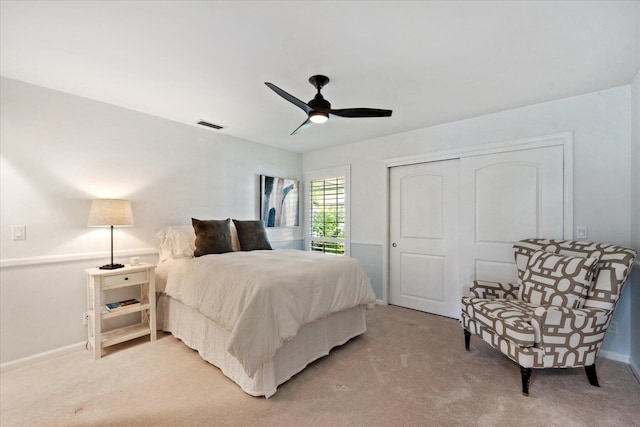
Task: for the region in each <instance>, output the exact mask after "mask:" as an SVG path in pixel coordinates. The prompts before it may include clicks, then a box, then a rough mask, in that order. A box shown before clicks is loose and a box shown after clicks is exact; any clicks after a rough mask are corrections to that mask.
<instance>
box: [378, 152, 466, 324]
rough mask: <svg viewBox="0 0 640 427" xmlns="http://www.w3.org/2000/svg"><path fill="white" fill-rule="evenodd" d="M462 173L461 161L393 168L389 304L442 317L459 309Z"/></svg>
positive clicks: (391, 175)
mask: <svg viewBox="0 0 640 427" xmlns="http://www.w3.org/2000/svg"><path fill="white" fill-rule="evenodd" d="M458 177H459V171H458V160H447V161H441V162H433V163H421V164H415V165H409V166H399V167H394V168H391V170H390V212H389V214H390V222H391V223H390V228H389V231H390V236H389V237H390V241H391V248H390V249H389V250H390V255H389V257H390V260H389V261H390V262H389V266H390V267H389V274H390V280H391V287H390V294H389V298H390V303H391V304H396V305H400V306H403V307H408V308H412V309H416V310H421V311H427V312H430V313H436V314H441V315H444V316H452V314H453V313H456V312H459V311H460V308H459V306H460V304H459V302H460V301H459V298H458V300H457V301H456V296H457V295H458V294H459V293H456V292H455V289H456V288H457V287H458V285H459V283H460V282H459V279H458V188H459V185H458ZM454 294H455V295H454Z"/></svg>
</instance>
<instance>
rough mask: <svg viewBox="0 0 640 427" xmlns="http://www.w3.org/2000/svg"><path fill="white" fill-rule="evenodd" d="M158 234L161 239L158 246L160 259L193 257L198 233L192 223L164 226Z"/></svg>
mask: <svg viewBox="0 0 640 427" xmlns="http://www.w3.org/2000/svg"><path fill="white" fill-rule="evenodd" d="M156 236H158V238H159V239H160V245H159V246H158V250H159V255H160V261H161V262H162V261H164V260H165V259H167V258H193V251H194V250H195V248H196V233H195V231H194V230H193V226H191V225H178V226H171V227H164V228H163V229H162V230H160V231H159V232H158V233H157V234H156Z"/></svg>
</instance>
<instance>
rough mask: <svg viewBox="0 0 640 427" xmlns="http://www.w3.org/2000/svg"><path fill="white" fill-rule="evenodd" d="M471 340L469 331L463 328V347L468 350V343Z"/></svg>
mask: <svg viewBox="0 0 640 427" xmlns="http://www.w3.org/2000/svg"><path fill="white" fill-rule="evenodd" d="M470 342H471V332H469V331H467V330H466V329H465V330H464V349H465V350H467V351H469V343H470Z"/></svg>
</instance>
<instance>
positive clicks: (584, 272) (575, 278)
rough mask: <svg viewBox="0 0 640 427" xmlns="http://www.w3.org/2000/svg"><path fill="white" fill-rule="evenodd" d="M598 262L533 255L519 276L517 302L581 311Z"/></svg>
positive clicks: (537, 253) (546, 253)
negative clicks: (518, 296) (520, 277)
mask: <svg viewBox="0 0 640 427" xmlns="http://www.w3.org/2000/svg"><path fill="white" fill-rule="evenodd" d="M597 263H598V258H582V257H573V256H561V255H556V254H553V253H551V252H544V251H536V252H534V253H533V255H532V256H531V258H530V259H529V262H528V264H527V268H526V270H525V271H524V274H523V275H522V283H521V285H520V299H521V300H523V301H526V302H530V303H532V304H536V305H554V306H556V307H567V308H582V306H583V305H584V301H585V299H586V297H587V294H588V292H589V288H590V287H591V278H592V276H593V272H594V270H595V267H596V264H597Z"/></svg>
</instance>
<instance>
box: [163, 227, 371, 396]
mask: <svg viewBox="0 0 640 427" xmlns="http://www.w3.org/2000/svg"><path fill="white" fill-rule="evenodd" d="M194 221H198V220H194ZM224 221H226V227H228V228H229V230H230V232H229V233H230V237H231V236H233V237H232V238H231V240H232V242H230V246H229V247H226V246H225V250H224V251H222V252H218V253H215V251H214V253H204V254H203V253H202V251H199V249H201V247H202V245H198V242H200V243H202V241H203V239H199V237H201V236H200V234H201V233H200V231H201V230H199V229H198V226H197V225H198V224H196V223H195V222H194V226H191V227H190V226H179V227H165V229H163V230H162V231H161V232H160V233H158V236H159V237H160V241H161V243H160V263H159V264H158V267H157V268H156V289H157V291H158V292H159V294H160V295H159V298H158V329H161V330H164V331H167V332H170V333H171V334H173V335H174V336H175V337H176V338H178V339H180V340H182V341H183V342H184V343H185V344H186V345H187V346H189V347H190V348H193V349H195V350H197V351H198V353H199V354H200V356H201V357H202V358H203V359H204V360H206V361H207V362H209V363H211V364H213V365H215V366H217V367H218V368H220V370H221V371H222V373H223V374H224V375H225V376H227V377H228V378H230V379H231V380H232V381H234V382H235V383H237V384H238V385H239V386H240V388H241V389H242V390H243V391H245V392H246V393H248V394H250V395H252V396H265V397H270V396H272V395H273V394H275V393H276V390H277V387H278V386H279V385H280V384H282V383H284V382H285V381H287V380H288V379H290V378H291V377H292V376H294V375H295V374H297V373H298V372H300V371H301V370H303V369H304V368H305V367H306V366H307V365H308V364H309V363H311V362H312V361H314V360H316V359H318V358H320V357H323V356H325V355H327V354H328V353H329V351H330V350H331V348H333V347H335V346H339V345H342V344H344V343H346V342H347V341H349V340H350V339H352V338H354V337H356V336H358V335H361V334H363V333H364V332H365V331H366V311H367V310H368V309H370V308H373V306H374V305H375V294H374V293H373V290H372V288H371V285H370V282H369V279H368V277H367V275H366V273H365V272H364V270H363V269H362V267H361V266H360V264H359V263H358V262H357V261H356V260H354V259H352V258H349V257H341V256H335V255H326V254H321V253H315V252H306V251H297V250H271V249H269V248H270V245H269V248H264V245H265V244H268V242H266V243H265V241H264V240H265V239H266V233H265V232H264V228H263V227H261V224H258V223H259V221H253V222H252V224H251V227H249V229H248V230H249V231H250V233H251V239H253V240H252V241H249V240H247V238H248V237H247V236H246V235H245V234H246V231H247V230H246V229H245V228H246V227H245V225H247V224H244V223H243V222H241V221H234V222H231V221H229V220H224ZM224 221H220V223H221V227H222V228H223V229H224V227H225V222H224ZM218 225H220V224H218ZM234 226H235V227H234ZM219 228H220V227H218V229H217V231H216V233H218V232H219V231H220V230H219ZM194 230H195V231H194ZM256 230H257V232H256ZM224 232H226V229H224ZM256 233H257V234H261V237H259V238H258V239H257V240H256V239H255V236H254V234H256ZM214 234H215V233H214ZM218 234H219V233H218ZM224 239H226V237H224V236H223V240H224ZM256 241H257V242H258V243H257V244H256ZM243 243H244V244H243ZM224 245H227V242H225V244H224ZM255 247H260V249H254V248H255ZM247 248H250V249H249V250H247ZM205 252H206V251H205Z"/></svg>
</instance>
